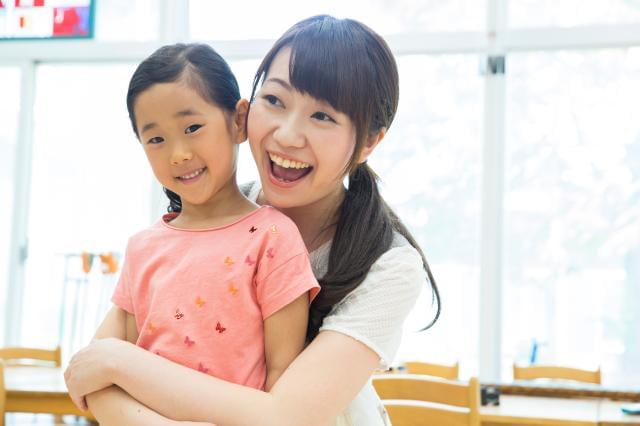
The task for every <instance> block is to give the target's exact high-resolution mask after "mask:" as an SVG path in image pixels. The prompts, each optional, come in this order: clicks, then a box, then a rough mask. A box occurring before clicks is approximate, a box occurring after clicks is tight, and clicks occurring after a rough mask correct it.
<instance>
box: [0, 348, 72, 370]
mask: <svg viewBox="0 0 640 426" xmlns="http://www.w3.org/2000/svg"><path fill="white" fill-rule="evenodd" d="M60 355H61V353H60V346H58V347H57V348H55V349H53V350H47V349H35V348H0V360H5V361H8V362H7V364H18V365H19V364H22V363H24V361H26V360H34V361H45V362H50V363H52V364H54V365H55V366H56V367H60V366H61V365H62V357H61V356H60Z"/></svg>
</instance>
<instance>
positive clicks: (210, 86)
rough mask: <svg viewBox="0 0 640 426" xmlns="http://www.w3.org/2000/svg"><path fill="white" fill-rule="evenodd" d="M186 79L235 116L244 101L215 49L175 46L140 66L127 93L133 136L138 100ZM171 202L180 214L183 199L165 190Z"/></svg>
mask: <svg viewBox="0 0 640 426" xmlns="http://www.w3.org/2000/svg"><path fill="white" fill-rule="evenodd" d="M181 79H184V80H185V81H186V82H187V84H189V86H190V87H191V88H193V89H194V90H196V91H198V92H199V93H200V96H202V97H203V98H204V99H206V100H208V101H209V102H211V103H212V104H214V105H216V106H218V107H220V108H222V109H223V110H224V111H226V112H228V113H233V112H234V111H235V109H236V103H237V102H238V101H239V100H240V89H238V82H237V81H236V78H235V76H234V75H233V73H232V72H231V68H229V65H228V64H227V62H226V61H225V60H224V59H223V58H222V56H220V55H219V54H218V53H217V52H216V51H215V50H213V48H212V47H211V46H208V45H206V44H197V43H192V44H182V43H178V44H173V45H169V46H163V47H161V48H159V49H158V50H156V51H155V52H153V53H152V54H151V56H149V57H148V58H146V59H145V60H144V61H142V62H141V63H140V65H138V68H136V70H135V72H134V73H133V76H132V77H131V81H130V82H129V90H128V91H127V111H128V112H129V119H130V120H131V126H132V127H133V132H134V133H135V134H136V137H138V138H139V135H138V125H137V122H136V116H135V114H134V107H135V103H136V99H138V96H140V94H141V93H142V92H144V91H145V90H147V89H149V88H150V87H151V86H153V85H154V84H158V83H172V82H175V81H178V80H181ZM163 189H164V192H165V194H167V197H168V198H169V207H168V208H167V210H168V211H169V212H178V213H179V212H180V211H181V210H182V201H181V200H180V196H179V195H178V194H176V193H175V192H173V191H170V190H169V189H167V188H163Z"/></svg>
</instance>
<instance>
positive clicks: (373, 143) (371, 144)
mask: <svg viewBox="0 0 640 426" xmlns="http://www.w3.org/2000/svg"><path fill="white" fill-rule="evenodd" d="M386 134H387V129H386V128H385V127H381V128H380V130H378V131H377V132H375V133H371V134H370V135H369V136H368V137H367V140H366V142H365V143H364V147H362V151H360V156H359V157H358V164H362V163H364V162H365V161H367V159H368V158H369V156H370V155H371V153H372V152H373V150H374V149H376V147H377V146H378V144H379V143H380V142H381V141H382V139H384V136H385V135H386Z"/></svg>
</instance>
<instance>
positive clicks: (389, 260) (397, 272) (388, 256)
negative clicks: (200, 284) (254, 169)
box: [245, 182, 428, 426]
mask: <svg viewBox="0 0 640 426" xmlns="http://www.w3.org/2000/svg"><path fill="white" fill-rule="evenodd" d="M246 188H247V190H248V191H247V190H245V191H246V193H247V196H248V198H249V199H251V200H253V201H256V200H257V198H258V194H259V193H260V184H259V182H255V183H254V184H253V185H251V186H250V187H246ZM330 249H331V241H329V242H327V243H325V244H324V245H322V246H321V247H319V248H318V249H316V250H314V251H313V252H311V253H309V257H310V260H311V266H312V267H313V272H314V274H315V276H316V278H318V279H320V278H322V277H323V276H324V274H325V273H326V272H327V266H328V262H329V251H330ZM427 280H428V278H427V275H426V272H425V270H424V268H423V266H422V258H421V256H420V254H419V253H418V251H417V250H416V249H414V248H413V247H412V246H411V245H410V244H409V242H408V241H407V240H406V239H405V238H404V237H403V236H401V235H400V234H396V235H395V238H394V241H393V243H392V246H391V248H390V249H389V250H388V251H387V252H386V253H384V254H383V255H382V256H380V258H378V260H377V261H376V262H375V263H374V264H373V265H372V266H371V269H370V270H369V273H368V274H367V277H366V278H365V279H364V281H363V282H362V283H361V284H360V285H359V286H358V287H357V288H356V289H355V290H353V291H352V292H351V293H350V294H349V295H347V296H346V297H345V298H344V299H343V300H342V301H341V302H340V303H338V304H337V305H335V306H334V307H333V309H332V310H331V312H330V313H329V314H328V315H327V316H326V317H325V318H324V322H323V324H322V327H320V332H322V331H324V330H332V331H336V332H339V333H342V334H344V335H347V336H349V337H352V338H354V339H356V340H358V341H359V342H362V343H364V344H365V345H367V346H368V347H369V348H371V350H373V351H374V352H375V353H377V354H378V356H379V357H380V368H381V369H386V368H388V366H389V364H390V363H391V362H392V361H393V358H394V356H395V353H396V351H397V350H398V347H399V346H400V339H401V338H402V324H403V323H404V320H405V319H406V317H407V315H408V314H409V311H410V310H411V309H412V308H413V306H414V304H415V302H416V300H417V299H418V296H419V294H420V291H421V289H422V288H423V287H424V286H425V285H426V284H427V282H428V281H427ZM389 424H390V423H388V418H387V416H386V413H385V410H384V407H383V406H382V403H381V402H380V399H379V398H378V396H377V394H376V393H375V390H374V389H373V386H372V385H371V381H369V382H368V383H367V384H366V385H365V386H364V387H363V388H362V390H361V391H360V392H359V393H358V395H357V396H356V397H355V399H354V400H353V401H352V402H351V404H350V405H349V407H348V408H347V410H346V411H345V412H344V413H343V414H342V416H340V417H339V418H338V420H337V425H339V426H347V425H348V426H385V425H389Z"/></svg>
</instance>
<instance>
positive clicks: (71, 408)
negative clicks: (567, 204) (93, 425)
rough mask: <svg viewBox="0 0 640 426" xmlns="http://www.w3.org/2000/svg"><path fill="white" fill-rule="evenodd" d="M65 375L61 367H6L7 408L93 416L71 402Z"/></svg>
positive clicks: (31, 411) (24, 411)
mask: <svg viewBox="0 0 640 426" xmlns="http://www.w3.org/2000/svg"><path fill="white" fill-rule="evenodd" d="M63 374H64V370H63V369H62V368H59V367H17V366H15V367H5V368H4V380H5V388H6V390H7V402H6V408H5V411H6V412H21V413H47V414H76V415H79V416H85V417H90V416H88V415H87V413H86V412H82V411H80V409H78V408H77V407H76V406H75V405H73V402H71V398H69V393H68V392H67V387H66V385H65V383H64V376H63Z"/></svg>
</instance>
